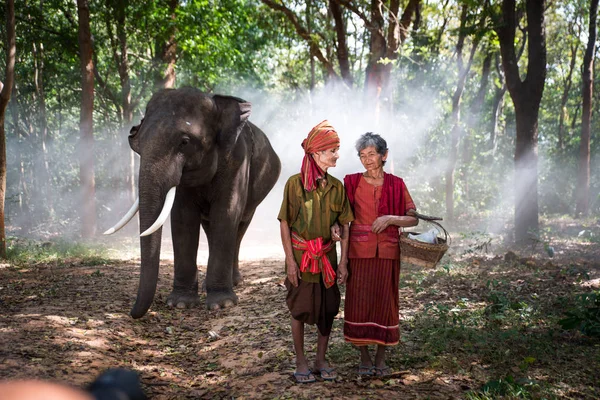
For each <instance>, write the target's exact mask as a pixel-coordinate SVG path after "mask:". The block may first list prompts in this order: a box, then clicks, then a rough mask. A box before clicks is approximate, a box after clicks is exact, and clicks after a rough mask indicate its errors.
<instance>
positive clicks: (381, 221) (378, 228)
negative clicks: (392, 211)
mask: <svg viewBox="0 0 600 400" xmlns="http://www.w3.org/2000/svg"><path fill="white" fill-rule="evenodd" d="M394 218H395V216H394V215H382V216H381V217H377V219H376V220H375V221H373V225H371V230H372V231H373V232H374V233H381V232H383V231H384V229H385V228H387V227H388V226H390V225H393V224H394Z"/></svg>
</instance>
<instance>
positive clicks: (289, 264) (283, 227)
mask: <svg viewBox="0 0 600 400" xmlns="http://www.w3.org/2000/svg"><path fill="white" fill-rule="evenodd" d="M279 230H280V233H281V244H283V252H284V253H285V267H286V271H287V277H288V279H289V280H290V283H291V284H292V285H294V286H295V287H298V281H299V280H300V278H301V275H300V269H299V268H298V263H297V262H296V259H295V258H294V250H292V234H291V230H290V226H289V225H288V223H287V221H286V220H281V222H280V223H279Z"/></svg>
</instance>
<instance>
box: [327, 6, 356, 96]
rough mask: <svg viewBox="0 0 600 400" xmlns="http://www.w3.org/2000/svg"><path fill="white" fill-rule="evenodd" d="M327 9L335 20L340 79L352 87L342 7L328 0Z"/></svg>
mask: <svg viewBox="0 0 600 400" xmlns="http://www.w3.org/2000/svg"><path fill="white" fill-rule="evenodd" d="M329 9H330V10H331V15H332V16H333V20H334V21H335V35H336V38H337V58H338V63H339V64H340V74H341V75H342V79H343V80H344V82H345V83H346V85H348V87H352V84H353V79H352V73H351V71H350V61H349V51H348V43H347V41H346V37H347V36H348V34H347V33H346V23H345V22H344V16H343V12H342V8H341V7H340V5H339V4H338V3H337V2H336V1H335V0H329Z"/></svg>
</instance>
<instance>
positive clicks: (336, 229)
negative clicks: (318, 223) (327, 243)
mask: <svg viewBox="0 0 600 400" xmlns="http://www.w3.org/2000/svg"><path fill="white" fill-rule="evenodd" d="M331 240H333V241H334V242H339V241H340V240H342V229H341V227H340V224H338V223H337V221H336V222H334V223H333V225H331Z"/></svg>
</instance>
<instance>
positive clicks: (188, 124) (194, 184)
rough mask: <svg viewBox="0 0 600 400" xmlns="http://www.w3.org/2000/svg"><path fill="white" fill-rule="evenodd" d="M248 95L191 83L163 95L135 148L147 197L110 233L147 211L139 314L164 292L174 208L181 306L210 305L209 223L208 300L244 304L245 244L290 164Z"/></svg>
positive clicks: (172, 298) (133, 134)
mask: <svg viewBox="0 0 600 400" xmlns="http://www.w3.org/2000/svg"><path fill="white" fill-rule="evenodd" d="M251 108H252V107H251V104H250V103H249V102H246V101H244V100H242V99H239V98H236V97H232V96H223V95H217V94H213V95H211V94H207V93H203V92H202V91H200V90H199V89H196V88H191V87H186V88H180V89H163V90H161V91H159V92H157V93H155V94H154V95H153V96H152V98H151V99H150V101H149V102H148V104H147V107H146V113H145V115H144V117H143V118H142V120H141V122H140V124H139V125H137V126H134V127H132V128H131V131H130V134H129V145H130V147H131V148H132V149H133V151H135V152H136V153H138V154H139V155H140V167H139V185H138V192H139V193H138V199H137V200H136V202H135V204H134V205H133V206H132V207H131V209H130V210H129V212H127V214H126V215H125V216H124V217H123V218H122V219H121V220H120V221H119V222H118V223H117V224H116V225H115V226H114V227H112V228H110V229H109V230H107V231H106V232H105V234H111V233H114V232H116V231H117V230H119V229H121V228H122V227H123V226H124V225H125V224H126V223H127V222H128V221H129V220H130V219H131V218H133V216H134V215H135V214H136V213H137V212H138V211H139V223H140V232H141V234H140V255H141V265H140V278H139V286H138V293H137V298H136V301H135V304H134V305H133V307H132V309H131V312H130V314H131V316H132V317H133V318H135V319H137V318H141V317H142V316H144V315H145V314H146V312H147V311H148V309H149V308H150V306H151V304H152V302H153V300H154V295H155V292H156V286H157V280H158V270H159V261H160V246H161V237H162V225H163V224H164V222H165V221H166V219H167V218H168V216H169V214H171V234H172V239H173V251H174V270H175V271H174V277H173V290H172V292H171V294H170V295H169V296H168V298H167V304H168V305H169V306H171V307H177V308H189V307H194V306H198V305H199V304H200V297H199V295H198V268H197V265H196V258H197V253H198V241H199V238H200V226H202V229H203V230H204V232H205V234H206V237H207V241H208V264H207V272H206V279H205V286H206V307H207V308H208V309H209V310H218V309H221V308H227V307H231V306H234V305H236V304H237V303H238V298H237V295H236V294H235V292H234V290H233V286H235V285H237V284H239V283H240V282H241V280H242V276H241V274H240V271H239V266H238V256H239V250H240V243H241V241H242V238H243V236H244V234H245V232H246V230H247V228H248V225H249V224H250V221H251V220H252V216H253V215H254V212H255V210H256V207H257V206H258V205H259V204H260V203H261V202H262V200H263V199H264V198H265V197H266V196H267V194H268V193H269V192H270V191H271V189H272V188H273V186H274V185H275V183H276V182H277V179H278V178H279V174H280V172H281V161H280V160H279V157H278V156H277V154H276V153H275V151H274V150H273V147H272V146H271V143H270V142H269V139H268V138H267V136H266V135H265V133H264V132H263V131H261V130H260V129H259V128H258V127H257V126H256V125H254V124H253V123H252V122H250V121H249V119H248V118H249V116H250V112H251Z"/></svg>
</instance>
